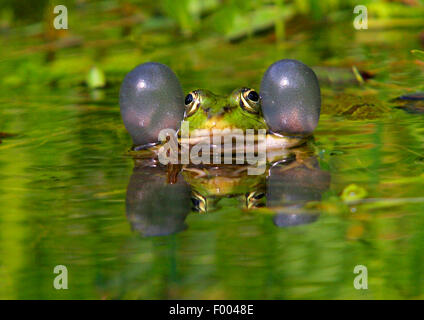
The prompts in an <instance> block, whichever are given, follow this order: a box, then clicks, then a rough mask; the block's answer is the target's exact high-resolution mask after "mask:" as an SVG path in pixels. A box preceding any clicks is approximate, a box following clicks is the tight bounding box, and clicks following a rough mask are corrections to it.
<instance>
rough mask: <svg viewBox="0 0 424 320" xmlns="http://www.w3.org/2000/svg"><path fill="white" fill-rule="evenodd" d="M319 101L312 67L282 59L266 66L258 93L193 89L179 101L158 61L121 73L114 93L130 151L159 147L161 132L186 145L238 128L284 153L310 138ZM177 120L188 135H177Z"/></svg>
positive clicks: (168, 71)
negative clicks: (117, 91) (173, 134)
mask: <svg viewBox="0 0 424 320" xmlns="http://www.w3.org/2000/svg"><path fill="white" fill-rule="evenodd" d="M320 99H321V98H320V89H319V85H318V80H317V78H316V76H315V74H314V72H313V71H312V69H310V68H309V67H307V66H306V65H304V64H303V63H301V62H299V61H296V60H287V59H285V60H280V61H277V62H276V63H274V64H272V65H271V66H270V67H269V68H268V70H267V71H266V72H265V74H264V76H263V78H262V82H261V90H260V92H257V91H255V90H254V89H252V88H247V87H242V88H240V89H236V90H234V91H233V92H232V93H231V94H229V95H228V96H219V95H216V94H214V93H212V92H210V91H208V90H203V89H199V90H194V91H191V92H190V93H189V94H187V95H186V97H185V99H184V98H183V93H182V88H181V85H180V83H179V81H178V79H177V77H176V75H175V74H174V73H173V72H172V70H171V69H169V68H168V67H167V66H165V65H162V64H159V63H145V64H142V65H140V66H138V67H136V68H135V69H134V70H133V71H131V72H130V73H129V74H127V76H126V77H125V79H124V81H123V84H122V86H121V91H120V106H121V115H122V118H123V121H124V124H125V127H126V128H127V130H128V132H129V133H130V135H131V137H132V140H133V143H134V147H133V150H136V151H138V150H146V149H147V150H151V151H152V150H153V151H157V150H158V148H159V147H160V146H161V145H163V143H164V140H161V139H159V137H160V134H161V132H162V130H164V129H171V130H174V131H175V132H178V139H179V140H178V142H179V143H180V144H182V143H188V144H189V146H192V145H195V144H197V143H199V142H204V141H210V138H211V136H212V135H214V136H215V135H216V134H217V135H218V136H224V137H225V136H226V135H227V134H232V135H234V130H236V129H238V131H236V132H238V133H239V134H243V135H245V134H247V133H248V130H251V131H250V132H255V134H257V136H258V138H257V139H256V140H255V142H256V143H259V134H260V133H261V132H262V133H264V136H265V140H264V141H265V143H266V149H267V150H285V149H289V148H292V147H294V146H298V145H301V144H303V143H304V142H305V141H306V140H307V139H308V138H309V137H310V136H311V135H312V132H313V131H314V129H315V127H316V125H317V123H318V119H319V114H320V107H321V100H320ZM182 120H184V122H188V124H189V128H188V133H189V137H186V136H184V135H183V134H182V133H183V130H182V129H183V128H182V125H181V128H180V122H181V121H182ZM184 122H181V123H184ZM214 131H215V133H214ZM216 131H219V133H216ZM220 141H222V140H220ZM260 141H262V142H263V140H260Z"/></svg>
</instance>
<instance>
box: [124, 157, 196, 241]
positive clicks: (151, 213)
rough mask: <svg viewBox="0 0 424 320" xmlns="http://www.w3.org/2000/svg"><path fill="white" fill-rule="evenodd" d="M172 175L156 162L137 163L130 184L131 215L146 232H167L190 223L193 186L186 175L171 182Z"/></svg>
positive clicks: (135, 225) (128, 204)
mask: <svg viewBox="0 0 424 320" xmlns="http://www.w3.org/2000/svg"><path fill="white" fill-rule="evenodd" d="M169 175H170V174H169V173H168V172H167V170H166V168H164V167H161V166H157V165H154V164H147V163H143V164H142V165H140V166H136V167H134V171H133V173H132V175H131V178H130V181H129V183H128V187H127V198H126V209H127V218H128V220H129V222H130V223H131V226H132V228H133V230H136V231H137V232H139V233H140V234H141V235H142V236H145V237H151V236H164V235H169V234H173V233H177V232H180V231H182V230H184V229H186V227H187V226H186V224H185V222H184V221H185V218H186V217H187V215H188V213H189V212H190V187H189V186H188V184H187V183H186V182H185V181H184V180H183V179H178V181H175V183H169Z"/></svg>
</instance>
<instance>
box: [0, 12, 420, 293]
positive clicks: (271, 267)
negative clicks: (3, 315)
mask: <svg viewBox="0 0 424 320" xmlns="http://www.w3.org/2000/svg"><path fill="white" fill-rule="evenodd" d="M99 19H100V18H99ZM104 19H106V18H104ZM95 25H96V24H93V26H92V28H91V29H89V31H87V36H86V37H85V38H84V39H83V40H82V41H83V44H80V45H79V46H76V47H69V48H62V49H58V50H55V57H54V59H53V60H51V61H50V62H46V57H47V56H48V53H47V51H48V49H46V48H45V47H42V46H41V44H42V41H41V40H40V39H39V38H38V37H37V36H36V34H37V32H38V31H37V30H38V29H37V28H36V30H35V31H31V30H29V31H28V30H24V31H22V32H23V34H24V35H22V34H21V33H19V34H12V35H10V36H4V37H2V39H1V43H0V46H1V47H2V48H3V49H2V51H1V54H0V77H1V78H2V82H1V88H0V105H1V107H0V131H2V132H7V133H11V134H15V136H13V137H8V138H5V139H3V141H2V143H1V144H0V230H1V231H0V298H3V299H33V298H41V299H48V298H51V299H64V298H70V299H87V298H90V299H120V298H130V299H187V298H194V299H296V298H318V299H334V298H339V299H352V298H365V299H388V298H400V299H409V298H418V299H422V298H424V293H423V289H424V277H423V276H422V275H423V272H424V255H423V247H424V196H423V190H424V189H423V188H424V178H423V174H424V150H423V143H424V118H423V115H422V114H420V113H408V112H405V111H404V110H401V109H397V108H395V106H397V105H399V104H398V103H397V102H391V100H392V99H393V98H396V97H397V96H399V95H401V94H404V93H408V92H414V91H418V90H419V89H421V90H422V89H423V86H422V83H423V79H424V76H423V75H424V74H423V65H422V63H421V64H420V63H419V62H418V61H416V60H415V59H414V57H413V56H412V55H411V54H410V50H411V49H416V48H420V46H421V45H420V42H419V37H418V32H419V31H420V28H418V27H416V26H415V25H414V24H412V25H407V26H394V27H393V26H392V27H389V26H380V27H379V28H375V29H370V30H366V31H365V30H364V31H354V30H353V28H352V27H351V22H350V21H349V23H346V24H336V25H323V26H319V27H311V28H309V29H306V30H303V31H302V30H300V31H298V32H297V33H295V34H293V35H290V30H288V31H287V33H288V35H287V41H285V42H279V43H276V42H275V39H273V37H272V36H269V35H268V36H267V35H261V36H257V37H252V38H249V39H245V40H242V41H240V42H237V43H228V42H224V41H221V40H219V39H218V38H216V39H214V38H208V39H201V38H200V39H194V40H193V39H188V38H183V37H181V38H178V37H177V36H175V35H172V34H169V33H166V32H164V33H161V32H158V31H152V32H151V33H149V32H147V33H146V35H143V37H142V40H141V44H140V42H134V41H133V40H132V39H131V38H128V37H126V38H118V39H119V40H116V39H117V34H119V32H120V30H121V29H119V28H118V27H116V26H108V28H105V27H104V26H102V25H100V27H98V29H96V28H95ZM70 31H71V33H70V34H68V36H74V35H75V34H77V31H73V29H72V28H71V29H70ZM72 32H74V33H72ZM96 33H100V35H101V37H103V41H104V42H96V41H94V40H92V38H93V37H94V34H96ZM136 34H137V33H136ZM65 39H66V38H65ZM114 39H115V40H114ZM90 41H91V42H90ZM281 58H294V59H299V60H301V61H303V62H305V63H307V64H308V65H310V66H314V67H315V66H317V67H329V66H333V67H334V66H335V67H340V68H346V69H345V70H350V67H351V66H352V65H355V66H357V67H358V69H360V70H365V71H368V72H370V73H372V74H373V75H374V77H373V78H372V79H371V80H369V81H367V82H366V83H365V84H364V85H363V86H360V85H358V84H357V83H355V81H353V80H352V81H350V80H349V81H347V82H346V81H345V82H343V81H342V83H338V82H337V81H336V82H329V83H328V82H325V81H324V80H323V81H322V93H323V114H322V116H321V120H320V123H319V126H318V128H317V130H316V133H315V143H316V148H317V152H316V159H317V161H318V163H319V167H320V170H322V171H323V172H327V174H328V176H329V177H330V179H331V180H330V181H331V182H329V185H328V187H327V188H325V190H324V189H323V190H321V191H320V195H319V196H320V197H321V198H322V201H321V202H320V203H319V204H315V205H318V206H319V207H320V212H321V213H320V215H319V217H318V218H317V219H316V221H314V222H312V223H309V224H303V225H299V226H295V227H289V228H284V227H278V226H277V225H276V224H275V223H274V220H273V215H272V214H269V213H261V212H254V213H250V212H246V211H244V210H241V209H239V208H237V206H235V201H236V200H235V199H233V198H226V199H223V200H222V201H221V202H220V206H218V207H217V208H216V210H213V211H212V212H208V213H207V214H199V213H194V212H192V213H190V212H189V211H190V208H188V209H187V216H186V217H185V214H183V216H184V217H185V219H183V220H184V221H180V220H179V222H178V223H182V224H183V225H185V229H184V228H182V229H184V230H182V231H180V232H177V233H174V234H171V235H166V236H156V237H146V236H143V234H140V232H139V231H137V230H136V229H134V226H132V224H131V219H129V218H128V215H127V210H128V208H126V207H127V205H126V198H127V192H130V191H128V190H127V188H128V186H129V184H130V178H131V175H132V172H133V166H134V164H133V160H132V159H131V158H130V157H129V156H128V155H126V153H125V152H126V151H127V150H128V148H129V147H130V145H131V141H130V139H129V136H128V135H127V133H126V131H125V129H124V126H123V124H122V122H121V119H120V114H119V105H118V92H119V85H120V81H121V80H122V78H123V77H124V75H125V74H126V73H127V72H128V71H129V70H131V68H133V67H134V66H135V65H137V64H139V63H142V62H145V61H151V60H153V61H158V62H162V63H166V64H167V65H169V66H170V67H171V68H172V69H173V70H174V71H175V72H176V74H177V75H178V77H179V78H180V79H181V82H182V85H183V88H184V91H185V92H187V91H189V90H191V89H195V88H197V87H201V88H207V89H210V90H213V91H216V92H217V93H228V92H230V91H231V90H232V89H234V88H236V87H240V86H243V85H248V86H253V87H256V88H258V85H259V82H260V79H261V76H262V74H263V72H264V71H265V69H266V68H267V67H268V66H269V65H270V64H271V63H272V62H274V61H276V60H278V59H281ZM94 61H95V62H97V65H98V66H100V67H101V68H102V70H104V71H105V74H106V78H107V80H108V86H107V87H106V88H104V89H97V90H91V89H89V88H87V87H86V86H84V85H83V82H84V79H85V75H86V73H87V72H88V70H89V68H90V66H91V65H92V64H93V62H94ZM318 70H319V68H318ZM364 103H365V104H368V106H365V107H364V108H365V109H366V108H368V109H369V110H371V111H372V112H371V111H370V112H368V111H369V110H368V109H366V110H368V111H364V112H362V113H361V112H358V113H356V114H355V113H352V112H350V111H346V110H351V106H352V105H358V104H364ZM360 108H362V107H360ZM360 108H359V109H360ZM373 110H377V111H373ZM373 112H375V114H374V113H373ZM141 176H143V175H141ZM135 179H137V178H135ZM180 179H181V177H180ZM314 179H315V180H316V179H318V180H319V179H320V176H318V178H317V177H315V178H314ZM146 181H149V180H148V179H147V178H146ZM302 181H303V183H304V185H303V186H304V187H305V188H308V181H310V182H311V183H312V182H313V179H311V180H308V178H304V180H302ZM315 182H316V181H315ZM318 182H319V181H318ZM135 183H136V186H135V188H142V187H143V182H142V181H140V180H138V181H136V182H135ZM293 183H294V184H296V181H293ZM350 184H356V185H357V186H359V187H360V188H363V189H365V190H366V192H367V196H366V198H365V200H364V199H363V200H364V201H362V202H358V203H355V204H347V203H345V202H343V200H342V199H341V198H340V195H341V193H342V191H343V190H344V189H345V188H346V187H347V186H348V185H350ZM309 187H310V186H309ZM133 191H134V190H133ZM131 192H132V191H131ZM152 199H155V198H152ZM174 200H175V199H174ZM170 201H171V202H172V199H171V200H170ZM175 204H176V205H178V202H175ZM146 205H150V206H151V207H152V208H157V206H158V205H160V204H158V203H150V204H149V203H148V202H147V203H146ZM180 205H181V206H182V205H183V204H182V203H181V204H180ZM152 210H153V209H152ZM56 265H65V266H66V267H67V268H68V275H69V280H68V286H69V289H68V290H55V289H54V287H53V280H54V278H55V276H56V275H55V274H54V273H53V269H54V267H55V266H56ZM356 265H365V266H366V267H367V268H368V277H369V278H368V290H356V289H355V288H354V286H353V280H354V278H355V276H356V275H355V274H354V273H353V269H354V267H355V266H356Z"/></svg>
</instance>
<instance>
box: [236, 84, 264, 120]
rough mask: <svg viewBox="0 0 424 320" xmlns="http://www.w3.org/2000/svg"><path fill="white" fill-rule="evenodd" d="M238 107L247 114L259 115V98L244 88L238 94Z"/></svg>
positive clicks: (251, 90)
mask: <svg viewBox="0 0 424 320" xmlns="http://www.w3.org/2000/svg"><path fill="white" fill-rule="evenodd" d="M240 107H241V108H242V109H243V110H246V111H247V112H249V113H254V114H259V113H260V112H261V97H260V96H259V94H258V93H257V92H256V91H255V90H253V89H247V88H245V89H243V90H242V91H241V92H240Z"/></svg>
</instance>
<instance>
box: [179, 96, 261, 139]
mask: <svg viewBox="0 0 424 320" xmlns="http://www.w3.org/2000/svg"><path fill="white" fill-rule="evenodd" d="M184 120H185V121H188V122H189V128H190V129H189V130H190V135H194V136H195V135H197V134H201V132H202V131H201V130H209V131H210V132H211V133H212V130H224V129H241V130H243V131H245V130H246V129H254V130H259V129H267V125H266V123H265V120H264V118H263V116H262V109H261V99H260V96H259V94H258V93H257V92H256V91H255V90H253V89H250V88H241V89H236V90H234V91H233V92H232V93H231V94H230V95H229V96H226V97H225V96H218V95H215V94H213V93H212V92H210V91H208V90H194V91H191V92H190V93H189V94H187V96H186V98H185V113H184Z"/></svg>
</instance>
